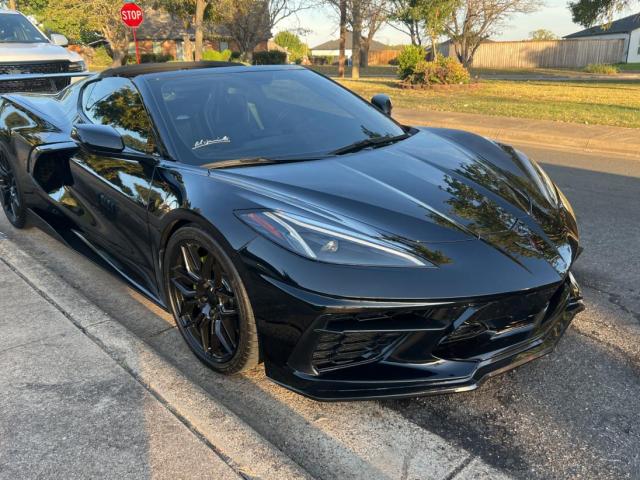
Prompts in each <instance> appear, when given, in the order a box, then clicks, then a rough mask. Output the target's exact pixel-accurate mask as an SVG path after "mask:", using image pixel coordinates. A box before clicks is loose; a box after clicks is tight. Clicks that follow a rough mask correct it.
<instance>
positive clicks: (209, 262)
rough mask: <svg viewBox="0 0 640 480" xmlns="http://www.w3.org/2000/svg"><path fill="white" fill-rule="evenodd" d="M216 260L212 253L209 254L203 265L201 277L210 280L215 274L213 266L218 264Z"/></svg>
mask: <svg viewBox="0 0 640 480" xmlns="http://www.w3.org/2000/svg"><path fill="white" fill-rule="evenodd" d="M216 263H217V262H216V259H215V257H214V256H213V254H212V253H207V258H206V259H205V261H204V263H203V264H202V268H201V269H200V276H201V277H202V278H206V279H210V278H211V276H212V273H213V266H214V265H215V264H216Z"/></svg>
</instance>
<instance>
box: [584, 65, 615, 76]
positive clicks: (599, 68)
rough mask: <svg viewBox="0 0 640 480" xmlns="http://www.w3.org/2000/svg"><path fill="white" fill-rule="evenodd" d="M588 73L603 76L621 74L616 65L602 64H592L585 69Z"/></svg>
mask: <svg viewBox="0 0 640 480" xmlns="http://www.w3.org/2000/svg"><path fill="white" fill-rule="evenodd" d="M584 71H585V72H588V73H599V74H601V75H615V74H616V73H618V72H619V70H618V67H616V66H615V65H604V64H602V63H591V64H589V65H587V67H586V68H585V69H584Z"/></svg>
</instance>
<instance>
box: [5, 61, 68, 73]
mask: <svg viewBox="0 0 640 480" xmlns="http://www.w3.org/2000/svg"><path fill="white" fill-rule="evenodd" d="M68 71H69V62H68V61H66V60H60V61H57V62H14V63H0V75H19V74H22V73H67V72H68Z"/></svg>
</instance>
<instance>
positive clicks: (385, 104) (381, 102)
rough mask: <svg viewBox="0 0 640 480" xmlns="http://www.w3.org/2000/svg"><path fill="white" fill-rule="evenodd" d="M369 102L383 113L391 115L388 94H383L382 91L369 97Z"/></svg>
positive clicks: (391, 108)
mask: <svg viewBox="0 0 640 480" xmlns="http://www.w3.org/2000/svg"><path fill="white" fill-rule="evenodd" d="M371 103H372V104H373V106H374V107H376V108H377V109H378V110H380V111H381V112H382V113H384V114H385V115H389V116H391V111H392V110H393V105H392V104H391V99H390V98H389V95H385V94H384V93H381V94H379V95H376V96H374V97H373V98H372V99H371Z"/></svg>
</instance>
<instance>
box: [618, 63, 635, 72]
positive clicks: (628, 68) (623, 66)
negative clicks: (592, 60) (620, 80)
mask: <svg viewBox="0 0 640 480" xmlns="http://www.w3.org/2000/svg"><path fill="white" fill-rule="evenodd" d="M616 67H618V70H620V71H621V72H640V63H620V64H618V65H616Z"/></svg>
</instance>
